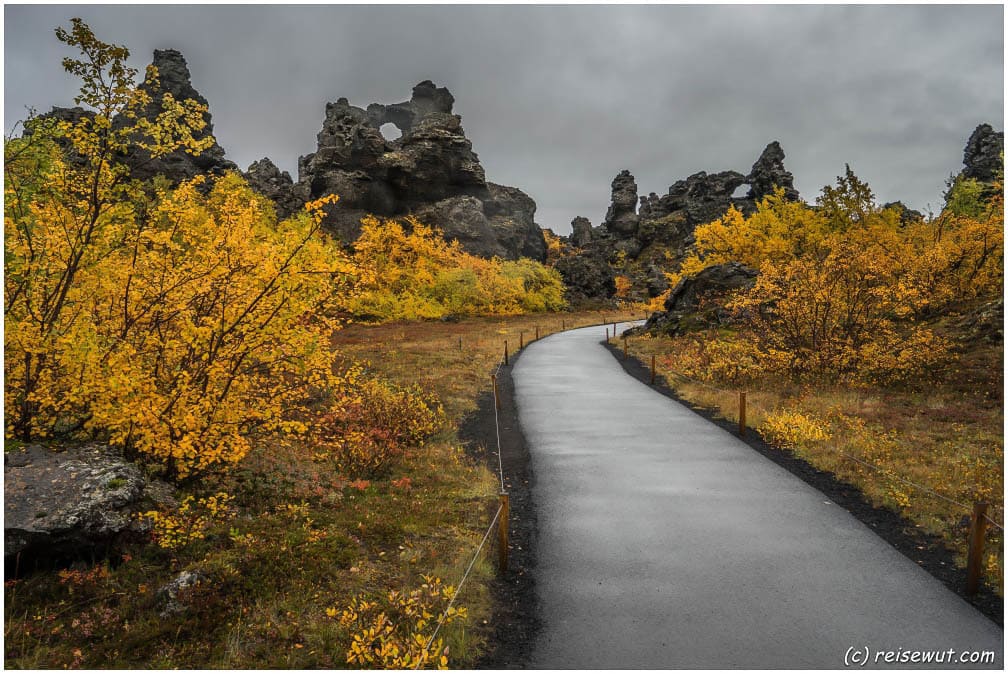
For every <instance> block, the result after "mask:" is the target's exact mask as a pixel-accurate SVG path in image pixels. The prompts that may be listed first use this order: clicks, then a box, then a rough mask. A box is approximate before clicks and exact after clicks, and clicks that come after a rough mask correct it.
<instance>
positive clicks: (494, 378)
mask: <svg viewBox="0 0 1008 674" xmlns="http://www.w3.org/2000/svg"><path fill="white" fill-rule="evenodd" d="M490 380H491V381H493V390H494V407H496V408H497V410H498V411H499V410H500V396H499V395H497V375H495V374H492V375H490Z"/></svg>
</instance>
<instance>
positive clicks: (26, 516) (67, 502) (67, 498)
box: [4, 445, 170, 558]
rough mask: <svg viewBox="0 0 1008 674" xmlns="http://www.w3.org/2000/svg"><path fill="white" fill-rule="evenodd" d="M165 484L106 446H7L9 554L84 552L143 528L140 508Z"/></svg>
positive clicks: (49, 555)
mask: <svg viewBox="0 0 1008 674" xmlns="http://www.w3.org/2000/svg"><path fill="white" fill-rule="evenodd" d="M165 487H166V485H164V484H163V483H153V482H148V480H147V479H146V478H145V477H144V475H143V473H142V472H141V471H140V469H139V468H138V467H137V466H135V465H134V464H132V463H129V462H127V461H125V460H124V459H123V457H122V455H120V454H119V453H117V452H115V451H113V450H111V449H109V448H108V447H106V446H103V445H84V446H81V447H74V448H71V449H67V450H66V451H63V452H54V451H52V450H49V449H46V448H44V447H41V446H39V445H29V446H28V447H25V448H24V449H23V450H15V451H11V452H7V453H5V455H4V554H5V556H6V557H8V558H9V557H12V556H13V555H17V554H19V553H23V554H25V555H29V556H32V557H36V558H64V557H76V556H79V555H81V554H87V553H89V552H90V551H92V550H94V549H96V548H99V547H101V546H105V545H108V544H110V543H114V542H116V541H117V540H120V539H124V538H128V537H131V536H134V535H137V534H139V533H142V531H143V526H142V525H140V524H139V523H138V522H136V521H135V520H134V519H133V518H132V514H133V512H134V511H136V510H137V509H138V507H139V504H140V503H141V502H143V501H145V500H147V499H149V498H152V496H151V495H152V494H153V493H154V492H160V493H163V492H164V490H165ZM169 491H170V488H169ZM164 498H165V497H163V496H159V497H157V498H155V499H154V500H164Z"/></svg>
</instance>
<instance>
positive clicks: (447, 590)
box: [326, 576, 468, 669]
mask: <svg viewBox="0 0 1008 674" xmlns="http://www.w3.org/2000/svg"><path fill="white" fill-rule="evenodd" d="M423 581H424V582H423V584H422V585H421V586H420V587H419V588H416V589H414V590H410V591H407V592H401V591H399V590H390V591H388V592H387V593H385V594H383V595H380V596H377V597H373V598H372V597H368V596H367V595H358V596H356V597H354V598H353V599H352V600H351V601H350V603H349V604H348V605H347V606H346V607H344V608H343V609H342V610H340V609H337V608H335V607H333V608H329V609H326V614H327V615H328V616H329V617H330V618H335V619H336V620H337V622H338V623H339V625H340V626H341V627H342V628H344V629H345V630H347V631H348V632H349V634H350V648H349V650H348V651H347V653H346V662H347V664H348V665H350V666H352V667H357V668H360V669H428V668H435V669H448V663H449V660H448V658H449V656H450V653H449V652H448V647H447V646H446V645H445V644H444V640H443V639H442V638H441V637H440V636H438V637H437V638H434V630H435V629H437V627H438V622H439V620H441V617H442V615H443V616H444V619H443V622H442V627H443V626H444V625H449V624H451V623H453V622H455V621H457V620H465V618H466V617H467V615H468V611H467V610H466V609H465V607H461V606H451V607H449V603H450V602H451V599H452V597H453V596H454V595H455V588H454V587H453V586H451V585H444V584H443V583H442V581H441V579H440V578H437V577H433V576H423Z"/></svg>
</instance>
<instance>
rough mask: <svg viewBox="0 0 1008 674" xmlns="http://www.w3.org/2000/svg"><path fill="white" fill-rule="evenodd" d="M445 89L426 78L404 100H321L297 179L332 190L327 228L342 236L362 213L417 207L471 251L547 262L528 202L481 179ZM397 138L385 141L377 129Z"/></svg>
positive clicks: (353, 231)
mask: <svg viewBox="0 0 1008 674" xmlns="http://www.w3.org/2000/svg"><path fill="white" fill-rule="evenodd" d="M454 102H455V99H454V98H453V97H452V95H451V93H450V92H449V91H448V90H447V89H445V88H443V87H440V88H439V87H436V86H435V85H434V84H433V83H432V82H430V81H424V82H421V83H420V84H418V85H416V86H415V87H414V88H413V96H412V97H411V98H410V100H409V101H405V102H402V103H393V104H390V105H383V104H380V103H372V104H371V105H369V106H368V107H367V109H363V108H358V107H355V106H352V105H350V103H349V102H348V101H347V99H345V98H341V99H339V100H338V101H336V103H328V104H327V105H326V115H325V120H324V121H323V124H322V130H321V131H320V132H319V134H318V148H317V149H316V151H315V152H314V153H312V154H310V155H306V156H304V157H301V159H300V160H299V161H298V174H299V177H298V183H297V185H300V186H303V187H302V189H303V191H304V192H306V193H307V194H308V195H309V197H310V198H318V197H321V196H324V195H326V194H336V195H338V196H339V198H340V199H339V202H338V203H337V204H336V205H335V206H333V207H332V208H330V209H327V216H326V225H327V226H328V227H330V228H331V229H333V230H334V231H335V232H336V233H338V234H339V235H340V236H341V237H342V238H343V239H344V240H345V241H347V242H352V241H353V240H354V239H355V238H356V237H357V236H358V235H359V233H360V218H361V217H362V216H363V215H365V214H367V213H373V214H375V215H378V216H383V217H396V216H403V215H408V214H414V215H416V216H417V217H419V218H421V219H422V220H424V222H425V224H429V225H432V226H435V227H438V228H440V229H441V230H442V231H443V232H444V235H445V238H447V239H454V240H457V241H459V242H460V243H461V244H462V246H463V248H465V249H466V250H467V251H468V252H470V253H473V254H476V255H482V256H493V255H497V256H500V257H504V258H510V259H514V258H518V257H522V256H525V257H531V258H534V259H536V260H545V258H546V241H545V239H544V238H543V235H542V230H540V229H539V227H538V225H536V224H535V220H534V217H535V208H536V207H535V202H534V201H533V200H532V199H531V198H530V197H529V196H528V195H527V194H525V193H524V192H522V191H521V190H519V189H517V188H514V187H506V186H503V185H495V184H493V183H488V182H487V180H486V176H485V174H484V171H483V167H482V166H481V165H480V162H479V157H478V156H477V155H476V153H475V152H474V151H473V149H472V143H471V142H470V141H469V139H468V138H466V136H465V131H464V130H463V129H462V120H461V118H460V117H459V116H458V115H455V114H452V106H453V105H454ZM384 124H393V125H395V126H396V127H397V128H398V129H399V130H400V131H401V132H402V136H401V137H399V138H397V139H395V140H386V139H385V137H384V136H383V135H382V133H381V126H382V125H384Z"/></svg>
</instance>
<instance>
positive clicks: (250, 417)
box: [4, 20, 597, 669]
mask: <svg viewBox="0 0 1008 674" xmlns="http://www.w3.org/2000/svg"><path fill="white" fill-rule="evenodd" d="M58 36H59V38H60V39H61V40H62V41H63V42H65V43H66V44H67V45H69V46H72V47H75V48H77V49H78V50H79V51H80V52H81V55H80V58H76V59H74V58H68V59H66V60H65V62H64V65H65V67H66V69H67V70H68V71H69V72H70V73H72V74H74V75H76V76H78V77H80V78H81V80H82V86H81V94H80V96H79V97H78V101H77V102H78V103H81V104H83V105H85V106H87V108H88V109H89V110H90V111H91V112H92V113H93V114H86V115H82V116H80V117H79V118H75V119H73V120H71V121H56V120H54V119H51V118H44V117H43V118H35V119H31V120H29V121H28V123H27V124H26V133H25V134H24V135H23V136H22V137H20V138H11V139H8V141H7V142H6V143H5V148H4V150H5V172H4V179H5V246H6V256H5V307H4V310H5V327H6V330H5V360H4V369H5V377H6V388H5V413H6V419H7V426H6V429H5V431H6V438H7V440H8V444H9V446H10V447H16V446H21V445H23V444H25V443H38V442H42V443H46V444H49V445H51V446H53V447H54V448H58V447H59V446H65V445H68V444H73V443H77V442H82V441H99V442H103V443H105V444H108V445H110V446H113V447H116V448H118V449H121V450H122V451H123V452H124V453H126V454H127V455H128V456H129V457H131V458H133V459H135V460H136V461H138V462H140V463H141V464H142V465H143V466H144V467H145V468H146V470H147V471H148V473H149V474H150V475H151V476H152V477H153V476H156V477H159V478H161V479H164V480H167V481H169V482H170V483H172V484H173V485H174V486H175V487H176V488H177V490H178V491H177V499H176V503H175V504H171V503H170V499H169V500H168V501H169V502H166V503H164V504H162V506H161V507H159V508H156V509H151V510H148V511H147V512H144V513H140V514H138V524H140V525H141V527H146V528H147V530H148V531H149V532H150V536H149V539H150V540H149V541H148V542H137V543H129V544H124V547H120V548H116V549H112V550H109V551H107V552H108V554H107V555H99V557H98V558H95V559H93V560H92V561H91V563H84V562H80V561H78V562H76V563H75V564H74V565H73V566H71V567H70V568H63V569H62V570H57V569H53V568H48V567H44V566H43V567H38V568H33V567H31V566H30V565H29V564H28V563H25V564H24V565H23V566H22V565H20V559H18V560H16V561H15V562H14V566H15V567H16V568H14V569H11V574H10V577H9V578H8V580H7V582H6V585H5V600H6V601H5V657H6V662H7V663H9V664H10V665H11V666H16V667H28V668H60V667H74V668H79V667H95V668H98V667H100V668H107V667H113V668H115V667H118V668H138V667H186V668H201V667H224V668H235V669H243V668H251V667H277V668H280V667H283V668H309V667H323V668H337V667H344V666H361V667H378V666H381V667H400V668H403V667H414V666H423V667H432V666H437V667H441V666H446V665H448V664H451V665H453V666H466V665H471V664H472V663H473V662H474V661H475V658H476V656H477V655H478V653H479V650H480V648H481V642H482V639H483V636H482V635H483V633H484V630H485V627H484V626H485V625H486V621H487V620H488V618H489V615H490V603H489V598H488V595H487V589H486V579H487V578H488V577H489V575H490V574H491V569H490V567H489V566H488V565H487V564H486V562H485V561H482V560H481V561H479V562H478V563H477V564H476V566H475V568H474V570H473V573H472V575H471V577H470V581H469V583H467V585H466V587H465V588H464V594H463V595H461V596H459V597H458V598H457V601H456V603H455V604H454V605H453V609H452V611H451V612H449V613H445V614H444V617H445V620H444V625H443V626H442V628H441V630H440V632H438V634H437V635H436V636H435V634H434V632H435V630H436V629H437V625H438V622H439V621H438V619H439V618H440V617H441V615H442V612H443V611H445V610H446V609H447V602H448V601H449V599H450V598H452V597H454V595H455V591H456V589H457V588H455V587H453V585H452V583H454V582H456V581H455V579H457V578H459V577H460V576H461V571H462V570H463V569H464V568H465V567H466V565H467V564H468V563H469V560H470V559H471V557H472V554H473V551H474V550H475V548H476V544H477V543H478V541H479V540H480V539H481V537H482V534H483V532H484V531H485V529H486V527H487V526H488V524H489V522H490V520H491V516H492V514H493V506H494V504H495V502H496V498H495V497H496V492H497V482H496V478H495V476H494V475H493V474H492V473H490V472H489V471H488V470H487V469H486V468H485V467H484V465H483V461H482V457H480V456H479V455H473V456H470V455H467V454H466V453H465V451H464V450H463V448H462V447H461V445H460V443H459V441H458V438H457V435H456V430H455V429H456V427H457V425H458V423H459V421H460V419H461V417H462V415H463V414H465V413H466V412H469V411H471V410H472V409H473V408H474V405H475V402H474V401H475V399H476V397H477V394H478V392H479V391H481V390H485V389H486V388H487V387H488V386H489V381H488V376H489V373H490V371H491V368H492V365H494V364H495V363H496V362H497V360H498V359H499V358H500V357H501V356H502V350H503V341H502V338H510V339H512V340H513V341H512V342H511V349H512V351H513V350H515V349H516V348H517V345H518V342H520V341H521V340H522V339H525V340H526V341H528V340H530V339H531V338H532V335H533V330H534V328H535V325H536V324H540V325H541V327H542V331H543V333H544V334H545V332H546V330H547V329H548V328H547V324H546V319H544V318H534V317H532V316H528V317H523V316H518V315H519V314H524V313H528V312H543V311H549V310H556V309H558V308H561V307H562V306H563V303H562V299H561V297H562V291H563V288H562V286H561V285H560V283H559V280H558V278H557V277H556V274H555V273H554V272H551V271H548V270H546V269H545V268H544V267H542V266H541V265H538V264H537V263H533V262H530V261H524V260H519V261H517V262H502V261H499V260H490V261H487V260H479V259H477V258H472V257H470V256H465V255H464V254H462V253H461V252H460V251H459V249H458V247H457V245H454V244H448V243H445V242H444V241H442V240H441V239H440V237H439V236H438V235H437V233H436V232H434V231H433V230H431V229H429V228H427V227H425V226H424V225H423V224H422V223H419V222H416V221H412V220H410V221H407V223H406V226H405V227H404V226H403V224H402V223H399V222H392V221H385V222H379V221H377V220H373V219H371V220H368V221H367V222H366V223H364V224H365V232H364V236H363V238H362V240H361V241H360V242H358V245H357V247H356V249H355V250H353V251H347V250H345V249H343V248H342V247H340V246H337V245H336V244H335V243H334V242H333V241H332V240H330V238H329V237H328V236H327V235H326V233H325V231H324V230H323V228H322V209H323V207H324V206H326V205H327V204H329V203H332V202H334V201H335V200H336V199H337V197H336V196H335V195H330V196H328V197H325V198H323V199H321V200H319V201H317V202H313V203H310V204H308V206H307V207H306V209H305V210H304V211H303V212H302V213H300V214H298V215H295V216H294V217H292V218H289V219H287V220H283V221H279V222H278V221H277V219H276V216H275V212H274V210H273V208H272V205H271V204H270V203H269V202H268V201H267V200H265V199H264V198H262V197H261V196H259V195H257V194H255V193H254V192H253V191H252V190H250V189H249V187H248V186H247V184H246V183H245V182H244V180H243V179H242V178H241V177H240V176H238V175H236V174H228V175H225V176H222V177H219V178H217V179H215V180H213V181H210V180H208V179H204V178H202V177H198V178H196V179H194V180H191V181H187V182H182V183H181V184H176V185H171V184H169V183H168V182H167V181H166V180H164V179H162V178H155V179H154V180H153V181H147V182H144V181H139V180H135V179H133V178H132V176H131V173H130V165H131V164H130V162H131V161H133V160H136V159H137V158H138V157H139V156H140V155H143V156H145V157H148V158H150V157H161V156H165V155H167V154H170V153H173V152H182V151H184V152H191V153H197V152H199V151H201V150H202V149H205V148H206V147H207V146H208V144H212V142H213V139H212V137H210V136H206V135H202V134H201V132H202V131H203V130H204V124H205V122H204V120H203V117H202V113H203V111H204V110H203V108H202V106H200V105H198V104H196V103H195V102H193V101H174V100H171V97H170V96H165V99H164V100H163V101H160V104H161V109H162V113H161V114H158V115H157V116H155V117H154V118H150V117H146V116H144V115H145V110H147V106H148V105H149V104H150V103H151V101H150V99H149V96H148V95H147V94H145V93H144V91H143V89H142V88H140V87H138V86H137V85H136V84H135V81H134V80H135V76H136V73H135V71H133V70H132V69H130V68H128V67H127V66H126V60H127V58H128V56H129V52H128V51H127V50H126V49H125V48H123V47H119V46H116V45H111V44H107V43H104V42H102V41H101V40H99V39H98V38H96V37H95V36H94V35H93V33H92V32H91V31H90V29H89V28H88V27H87V26H86V24H84V23H83V22H81V21H79V20H74V21H73V25H72V28H71V29H70V30H68V31H63V30H60V31H58ZM147 76H148V78H155V77H156V76H157V72H156V70H154V69H152V70H150V71H149V72H148V74H147ZM139 160H140V161H142V159H139ZM365 314H366V317H367V318H369V319H372V320H388V319H390V318H394V317H401V316H418V317H424V318H434V317H445V316H449V315H450V316H451V317H452V318H453V320H457V318H458V317H459V316H464V315H473V314H492V315H496V316H511V318H506V319H505V318H484V319H476V318H470V319H466V320H465V321H464V322H462V323H447V322H445V323H422V324H394V326H378V327H374V328H371V329H372V330H375V331H376V332H374V333H372V334H368V333H367V332H366V331H367V330H368V328H364V327H356V328H355V329H354V330H342V328H344V327H345V326H346V324H347V323H348V322H349V321H352V320H354V319H359V318H363V317H365ZM582 319H584V317H582ZM562 320H564V319H563V318H560V317H556V318H554V319H553V320H552V323H553V324H557V326H556V327H558V324H559V323H560V321H562ZM573 320H574V317H572V321H573ZM584 320H590V319H584ZM595 320H597V319H595ZM418 326H420V327H418ZM523 329H524V330H525V332H526V334H525V335H522V334H521V331H522V330H523ZM355 330H356V331H361V330H363V331H365V332H356V331H355ZM388 330H403V331H404V332H409V333H411V334H415V335H417V341H416V342H415V343H413V342H411V341H410V340H409V339H408V338H407V337H406V336H405V334H404V335H403V336H402V337H401V338H394V337H393V336H392V333H389V332H387V331H388ZM446 331H447V332H446ZM431 333H433V335H434V337H433V338H432V334H431ZM355 335H356V336H357V337H355ZM362 335H363V337H361V336H362ZM357 338H360V339H361V340H362V342H363V344H355V343H354V340H355V339H357ZM445 340H447V342H448V344H447V346H446V344H445V343H444V342H445ZM458 340H461V341H459V342H458V344H456V342H457V341H458ZM410 349H415V353H413V355H412V357H411V359H410V360H409V361H408V362H407V363H406V364H405V365H404V364H403V363H402V362H401V361H400V359H397V358H396V353H397V352H399V353H403V352H406V351H408V350H410ZM446 353H450V356H446V355H445V354H446ZM418 372H420V373H424V376H423V377H417V376H416V373H418ZM109 555H110V556H109ZM180 574H181V575H180ZM172 579H178V580H185V582H184V583H182V584H181V586H179V587H176V588H175V589H174V590H172V591H171V592H169V591H168V590H160V589H159V588H166V587H168V586H169V585H168V584H169V581H171V580H172Z"/></svg>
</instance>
